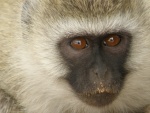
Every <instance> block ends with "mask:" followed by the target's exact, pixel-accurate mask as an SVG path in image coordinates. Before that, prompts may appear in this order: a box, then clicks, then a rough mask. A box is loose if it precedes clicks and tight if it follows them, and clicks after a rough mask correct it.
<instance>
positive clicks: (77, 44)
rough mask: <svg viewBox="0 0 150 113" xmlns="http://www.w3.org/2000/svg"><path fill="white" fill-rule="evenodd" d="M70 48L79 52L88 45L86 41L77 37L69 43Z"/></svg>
mask: <svg viewBox="0 0 150 113" xmlns="http://www.w3.org/2000/svg"><path fill="white" fill-rule="evenodd" d="M71 46H72V47H73V48H74V49H78V50H81V49H84V48H86V47H87V46H88V43H87V40H86V39H85V38H84V37H77V38H74V39H73V40H72V41H71Z"/></svg>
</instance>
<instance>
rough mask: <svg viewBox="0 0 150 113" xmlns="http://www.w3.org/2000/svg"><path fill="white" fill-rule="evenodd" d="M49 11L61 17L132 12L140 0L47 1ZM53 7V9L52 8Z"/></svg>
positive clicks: (139, 3)
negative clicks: (59, 14)
mask: <svg viewBox="0 0 150 113" xmlns="http://www.w3.org/2000/svg"><path fill="white" fill-rule="evenodd" d="M48 2H49V3H48V4H47V5H48V7H49V9H50V10H53V11H55V12H59V13H61V15H72V16H73V15H84V16H85V15H86V16H89V15H92V16H98V15H108V14H114V13H118V11H119V12H121V13H125V12H133V9H134V10H138V8H137V7H138V6H139V5H140V6H141V4H142V3H141V1H140V0H49V1H48ZM52 7H53V8H52Z"/></svg>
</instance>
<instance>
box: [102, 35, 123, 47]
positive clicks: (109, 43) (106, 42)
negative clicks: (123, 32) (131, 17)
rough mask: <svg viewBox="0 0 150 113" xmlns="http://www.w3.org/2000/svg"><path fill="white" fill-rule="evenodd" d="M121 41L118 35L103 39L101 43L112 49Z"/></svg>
mask: <svg viewBox="0 0 150 113" xmlns="http://www.w3.org/2000/svg"><path fill="white" fill-rule="evenodd" d="M120 41H121V39H120V37H119V36H118V35H109V36H107V37H106V38H104V40H103V43H104V45H105V46H109V47H113V46H116V45H118V44H119V43H120Z"/></svg>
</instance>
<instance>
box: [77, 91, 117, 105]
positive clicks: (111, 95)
mask: <svg viewBox="0 0 150 113" xmlns="http://www.w3.org/2000/svg"><path fill="white" fill-rule="evenodd" d="M118 94H119V91H118V90H114V89H110V88H97V89H96V90H92V91H90V92H86V93H82V94H79V97H80V99H81V100H82V101H83V102H85V103H86V104H88V105H92V106H97V107H101V106H106V105H109V104H111V103H112V102H113V101H114V100H115V98H116V97H117V95H118Z"/></svg>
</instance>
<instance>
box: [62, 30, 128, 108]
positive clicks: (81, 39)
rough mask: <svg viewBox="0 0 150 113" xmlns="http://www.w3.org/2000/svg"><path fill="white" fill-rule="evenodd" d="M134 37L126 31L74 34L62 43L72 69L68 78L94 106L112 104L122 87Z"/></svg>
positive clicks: (63, 52)
mask: <svg viewBox="0 0 150 113" xmlns="http://www.w3.org/2000/svg"><path fill="white" fill-rule="evenodd" d="M130 42H131V36H130V34H128V33H126V32H121V31H120V32H118V33H111V34H105V35H101V36H92V35H91V36H90V35H88V36H74V37H71V38H69V39H68V38H67V39H64V40H62V41H61V42H60V43H59V48H60V50H61V54H62V56H63V57H64V59H65V61H66V62H67V65H68V67H69V68H70V70H71V71H70V72H69V74H68V76H67V78H66V79H67V80H68V82H69V84H70V85H71V87H72V88H73V89H74V90H75V92H76V94H77V95H78V97H79V98H80V99H81V100H83V101H84V102H86V103H88V104H90V105H94V106H104V105H108V104H110V103H111V102H112V101H113V100H114V99H115V98H116V97H117V95H118V94H119V92H120V90H121V89H122V86H123V83H124V78H125V76H126V74H127V70H125V68H124V63H125V61H126V57H127V53H128V49H129V48H130Z"/></svg>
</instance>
